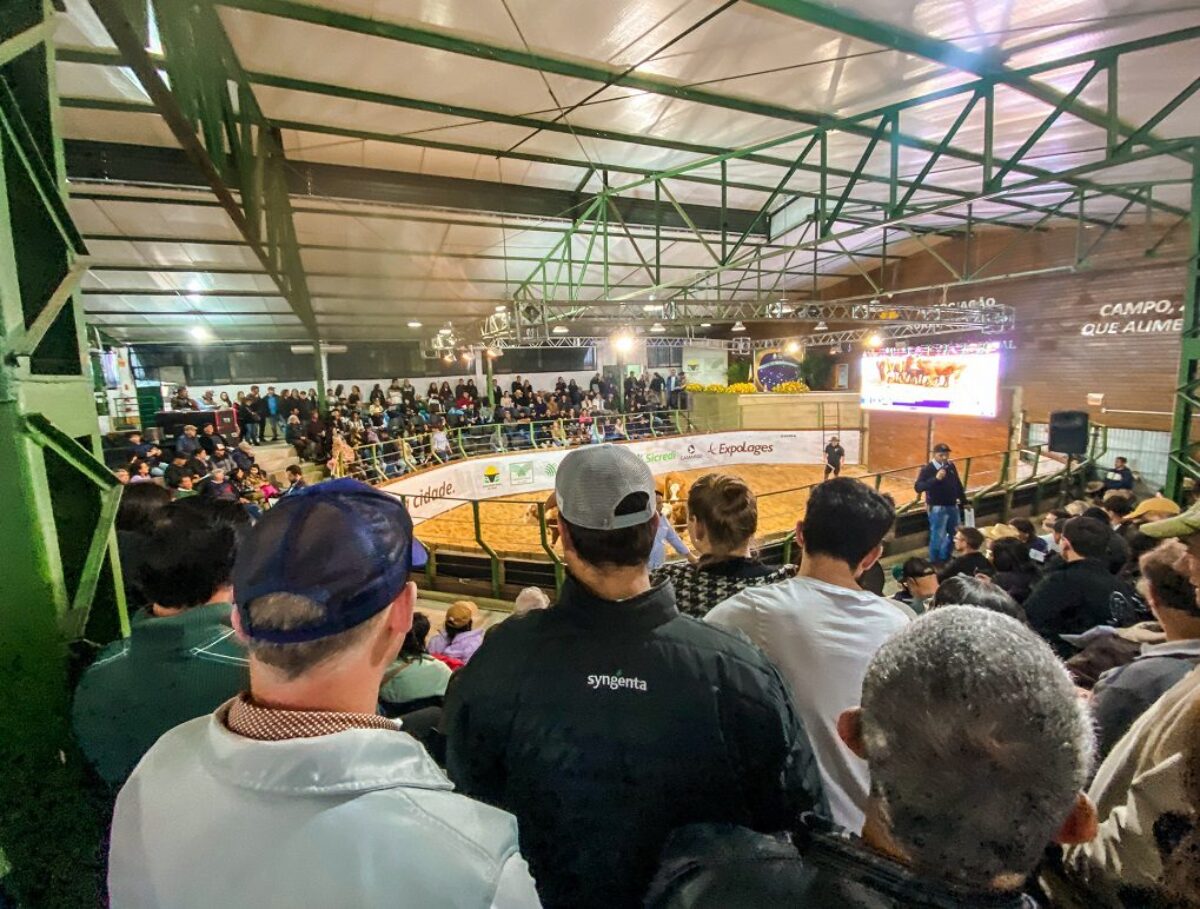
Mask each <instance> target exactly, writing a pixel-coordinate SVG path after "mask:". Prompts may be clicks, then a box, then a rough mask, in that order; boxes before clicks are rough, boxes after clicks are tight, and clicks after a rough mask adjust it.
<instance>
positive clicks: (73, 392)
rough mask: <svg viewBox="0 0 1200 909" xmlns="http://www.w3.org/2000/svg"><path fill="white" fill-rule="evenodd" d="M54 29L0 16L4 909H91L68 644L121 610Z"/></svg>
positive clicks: (96, 823) (26, 17)
mask: <svg viewBox="0 0 1200 909" xmlns="http://www.w3.org/2000/svg"><path fill="white" fill-rule="evenodd" d="M53 17H54V12H53V8H52V7H51V6H50V4H49V2H45V3H43V2H42V0H4V2H3V3H0V47H4V48H5V50H4V52H3V53H0V501H3V502H4V507H3V509H0V538H2V539H3V540H4V557H3V570H2V571H0V690H2V691H3V692H5V697H3V698H2V699H0V704H2V706H0V766H2V767H3V768H4V772H3V773H0V878H3V885H2V886H3V888H4V891H5V895H6V896H11V897H12V898H13V900H14V903H15V905H19V906H26V905H28V906H51V907H54V906H64V907H65V906H82V905H91V904H94V903H95V902H96V894H97V884H98V882H99V881H100V880H101V877H100V875H101V873H102V869H101V867H100V862H99V858H98V856H99V854H100V853H99V844H100V839H101V834H102V831H103V828H104V823H105V820H104V810H105V808H104V804H103V799H102V798H101V796H100V795H99V794H98V793H97V792H96V791H95V790H94V789H92V788H90V784H89V782H88V776H87V773H86V771H85V768H84V765H83V760H82V757H81V755H80V754H79V751H78V748H77V747H75V745H74V743H73V738H72V736H71V731H70V722H69V707H70V694H71V681H72V679H73V673H72V671H71V667H70V662H71V661H70V653H69V650H68V645H69V643H70V642H71V639H73V638H79V637H83V636H84V635H85V633H86V637H87V638H88V639H89V640H93V641H101V642H102V641H106V640H111V639H112V638H113V637H115V636H117V635H119V634H120V632H121V630H122V623H121V621H119V619H118V616H119V615H120V614H121V613H122V612H123V609H124V603H123V601H122V599H121V593H120V576H119V570H118V569H117V568H116V567H115V566H114V565H113V562H112V556H113V555H114V554H115V545H114V537H113V534H112V530H111V522H112V512H113V511H114V510H115V504H116V499H115V497H114V493H113V492H112V491H111V484H112V481H111V478H110V477H109V476H108V475H107V473H106V472H105V471H104V470H103V467H102V465H100V464H99V463H98V462H97V461H95V460H94V457H93V456H94V455H95V454H97V453H99V451H100V435H99V426H98V423H97V419H96V408H95V402H94V398H93V392H92V382H91V376H90V365H89V362H88V356H87V346H86V343H85V334H84V326H83V318H82V308H81V306H80V305H79V302H78V299H77V297H76V296H75V295H74V294H73V289H74V286H75V284H76V282H77V279H78V277H79V276H81V275H82V267H81V266H79V265H78V261H79V257H80V256H81V255H83V254H84V253H86V250H85V249H84V247H83V244H82V241H81V240H79V237H78V233H77V232H76V231H75V228H74V227H73V226H72V225H71V223H70V217H69V215H68V214H67V209H66V205H65V197H66V191H65V181H64V168H63V159H62V153H61V145H60V142H59V139H58V136H57V133H56V123H57V109H56V108H57V100H56V93H55V85H54V64H53V50H52V48H51V46H50V45H49V44H48V43H46V42H48V40H49V36H50V33H51V29H49V28H45V27H43V24H44V23H49V22H50V21H51V20H53ZM18 35H22V36H24V38H23V39H22V40H21V41H18V42H16V43H13V42H11V40H10V39H13V38H14V37H16V36H18ZM34 38H36V39H37V40H32V39H34ZM26 39H30V40H26Z"/></svg>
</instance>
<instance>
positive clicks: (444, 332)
mask: <svg viewBox="0 0 1200 909" xmlns="http://www.w3.org/2000/svg"><path fill="white" fill-rule="evenodd" d="M438 334H439V335H452V334H454V329H453V328H451V327H450V326H449V325H447V326H446V327H445V328H439V329H438Z"/></svg>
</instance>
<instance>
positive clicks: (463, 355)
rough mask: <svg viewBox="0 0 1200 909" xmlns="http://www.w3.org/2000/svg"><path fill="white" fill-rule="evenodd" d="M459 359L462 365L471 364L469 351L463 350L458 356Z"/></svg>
mask: <svg viewBox="0 0 1200 909" xmlns="http://www.w3.org/2000/svg"><path fill="white" fill-rule="evenodd" d="M459 359H460V360H462V361H463V362H464V363H470V362H471V351H469V350H464V351H463V352H462V353H461V354H459Z"/></svg>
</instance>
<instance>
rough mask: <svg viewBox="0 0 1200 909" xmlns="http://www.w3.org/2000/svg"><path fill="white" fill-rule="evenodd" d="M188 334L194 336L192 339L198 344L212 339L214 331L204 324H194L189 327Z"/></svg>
mask: <svg viewBox="0 0 1200 909" xmlns="http://www.w3.org/2000/svg"><path fill="white" fill-rule="evenodd" d="M188 334H189V335H191V336H192V340H193V341H195V342H196V343H197V344H204V343H205V342H207V341H211V340H212V337H213V336H212V332H211V331H209V330H208V328H207V327H206V326H204V325H193V326H192V327H191V328H189V329H188Z"/></svg>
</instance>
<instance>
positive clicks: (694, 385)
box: [683, 382, 708, 393]
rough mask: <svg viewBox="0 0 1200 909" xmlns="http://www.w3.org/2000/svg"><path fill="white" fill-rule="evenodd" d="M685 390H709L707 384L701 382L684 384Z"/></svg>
mask: <svg viewBox="0 0 1200 909" xmlns="http://www.w3.org/2000/svg"><path fill="white" fill-rule="evenodd" d="M683 390H684V391H690V392H693V393H694V392H697V391H707V390H708V389H707V387H706V386H704V385H701V384H700V383H699V382H688V383H687V385H685V386H683Z"/></svg>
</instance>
